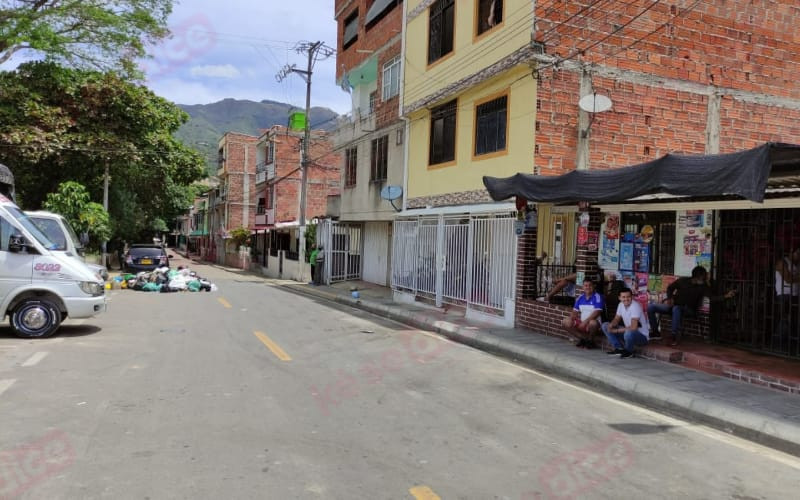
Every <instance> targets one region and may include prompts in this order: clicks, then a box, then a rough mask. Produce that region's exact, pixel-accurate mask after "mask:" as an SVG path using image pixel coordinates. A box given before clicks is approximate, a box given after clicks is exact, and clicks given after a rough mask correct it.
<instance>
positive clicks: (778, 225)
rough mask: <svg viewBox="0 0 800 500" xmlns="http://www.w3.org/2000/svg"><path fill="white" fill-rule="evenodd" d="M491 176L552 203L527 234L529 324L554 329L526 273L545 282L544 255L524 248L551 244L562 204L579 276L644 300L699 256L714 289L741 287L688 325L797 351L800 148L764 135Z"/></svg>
mask: <svg viewBox="0 0 800 500" xmlns="http://www.w3.org/2000/svg"><path fill="white" fill-rule="evenodd" d="M511 179H513V182H509V181H510V180H511ZM485 184H486V186H487V189H489V192H490V193H491V194H492V196H493V197H494V198H495V199H503V198H502V197H503V196H505V197H507V196H509V195H511V196H517V197H522V198H525V199H526V200H527V201H529V202H537V204H539V205H540V206H542V207H543V209H540V210H539V213H540V220H539V228H540V230H539V231H537V234H531V233H528V234H526V235H524V236H523V237H522V238H521V241H520V249H521V250H520V254H521V259H520V260H519V261H518V276H519V277H520V278H519V279H520V281H521V282H520V283H518V287H517V288H518V290H523V291H524V290H528V291H529V293H527V294H525V293H523V294H521V296H520V298H519V300H521V301H522V304H518V312H519V311H520V310H522V311H523V312H525V311H527V312H528V314H527V320H526V319H525V317H526V316H525V314H522V318H523V321H522V322H519V323H520V326H524V327H529V328H533V329H540V327H541V326H543V325H550V326H548V328H550V329H551V330H552V329H553V328H552V324H553V321H552V315H553V308H552V307H549V308H547V307H545V306H544V305H541V303H539V304H535V303H533V302H531V301H533V300H535V299H537V298H539V297H537V295H539V294H541V288H542V287H541V286H530V283H529V282H526V280H534V281H535V280H536V277H537V272H536V270H535V267H536V266H537V265H538V264H539V262H540V261H541V259H540V255H541V253H539V254H536V255H528V256H525V255H523V251H522V248H523V247H525V248H528V249H529V248H531V247H533V248H537V249H539V251H540V252H541V251H542V249H545V248H547V249H549V248H553V245H554V242H553V240H552V239H551V238H552V236H550V235H548V234H547V232H546V230H547V228H549V227H550V226H551V225H552V224H553V221H554V220H555V219H554V217H555V215H554V214H557V215H558V217H561V218H562V219H563V217H564V215H569V216H571V218H572V219H573V220H572V221H571V222H572V225H571V227H572V228H573V231H574V236H572V235H570V236H571V237H573V238H574V241H575V249H576V269H577V273H576V274H577V281H579V282H580V281H582V279H583V276H585V275H591V276H593V275H595V273H596V274H597V275H600V276H603V275H605V276H609V275H612V274H613V275H615V276H617V277H618V279H621V280H623V281H624V282H625V284H626V285H627V286H628V287H629V288H631V289H632V290H633V292H634V296H635V297H636V299H637V300H639V301H640V302H642V303H643V304H645V305H646V304H647V303H648V302H653V301H660V300H661V299H663V298H664V296H665V292H666V288H667V287H668V286H669V284H670V283H672V282H673V281H674V280H675V279H677V277H679V276H688V275H689V274H690V273H691V270H692V268H693V267H695V266H697V265H701V266H703V267H705V268H706V269H707V270H709V272H710V275H711V276H712V279H713V285H714V287H715V289H716V291H717V293H719V294H720V295H721V294H722V293H724V292H725V291H728V290H734V291H736V297H735V298H734V299H731V300H725V301H720V302H715V303H714V307H710V306H709V302H708V301H706V302H705V303H704V306H703V307H701V309H700V311H698V318H697V320H695V321H692V322H689V323H688V324H687V325H686V326H687V329H686V330H685V332H684V333H685V334H689V335H697V336H702V337H704V338H707V339H710V340H713V341H715V342H720V343H728V344H735V345H739V346H742V347H744V348H747V349H751V350H758V351H764V352H769V353H773V354H778V355H782V356H788V357H792V358H800V321H798V318H799V317H800V311H799V310H798V308H799V307H800V306H798V298H799V297H798V296H800V284H798V285H796V286H792V284H791V283H788V284H786V283H781V281H782V279H783V277H782V275H781V273H780V272H779V271H778V269H779V268H781V264H778V263H781V262H785V266H784V269H787V270H791V271H792V273H795V274H797V275H798V276H795V278H797V279H798V280H800V261H798V262H794V261H793V260H792V258H791V255H792V253H793V251H794V250H795V249H800V147H798V146H792V145H783V144H765V145H763V146H761V147H759V148H755V149H753V150H748V151H744V152H740V153H734V154H732V155H715V156H699V157H698V156H695V157H689V156H678V157H671V156H667V157H665V158H662V159H660V160H656V161H655V162H650V163H647V164H643V165H637V166H633V167H625V168H621V169H615V170H610V171H589V172H587V171H584V172H572V173H570V174H566V175H564V176H560V177H550V178H542V177H540V176H528V175H523V174H518V175H517V176H515V177H513V178H509V179H492V178H486V179H485ZM637 186H638V187H637ZM509 189H511V191H510V192H509ZM580 193H585V194H583V195H582V194H580ZM582 196H586V198H584V199H578V198H579V197H582ZM547 202H549V204H543V203H547ZM579 204H580V208H579V207H578V205H579ZM543 216H544V217H547V218H546V219H545V220H542V218H541V217H543ZM541 228H544V230H542V229H541ZM550 233H551V234H552V233H553V231H550ZM562 239H565V238H562ZM533 240H535V241H533ZM532 241H533V243H532ZM799 257H800V255H799ZM799 260H800V259H799ZM776 273H777V274H776ZM538 274H539V275H541V272H539V273H538ZM786 279H787V280H791V279H794V278H791V277H789V276H788V275H787V278H786ZM531 291H533V293H530V292H531ZM781 292H785V293H781ZM565 309H566V308H565ZM564 314H565V313H564ZM518 316H520V314H518ZM537 316H540V317H539V318H537Z"/></svg>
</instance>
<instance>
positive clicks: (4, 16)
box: [0, 0, 173, 75]
mask: <svg viewBox="0 0 800 500" xmlns="http://www.w3.org/2000/svg"><path fill="white" fill-rule="evenodd" d="M172 4H173V1H172V0H113V1H109V0H3V1H2V2H0V63H3V62H6V61H7V60H8V59H10V58H11V57H12V56H13V55H14V54H16V53H17V52H19V51H35V52H37V53H39V54H42V55H44V56H45V58H46V59H47V60H50V61H58V62H65V63H68V64H70V65H72V66H77V67H84V68H86V67H88V68H93V69H99V70H109V69H114V70H117V71H120V72H122V73H124V74H128V75H132V74H136V73H137V71H136V70H135V62H134V61H135V59H137V58H142V57H144V56H145V55H146V50H145V47H146V45H147V44H148V43H153V42H155V41H157V40H160V39H162V38H164V37H165V36H167V35H168V34H169V31H168V29H167V18H168V17H169V15H170V13H171V12H172Z"/></svg>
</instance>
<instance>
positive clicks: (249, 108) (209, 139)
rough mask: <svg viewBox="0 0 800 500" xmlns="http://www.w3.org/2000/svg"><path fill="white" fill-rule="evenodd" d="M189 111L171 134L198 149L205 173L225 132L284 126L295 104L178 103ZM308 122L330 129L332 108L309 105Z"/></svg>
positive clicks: (253, 131) (214, 164)
mask: <svg viewBox="0 0 800 500" xmlns="http://www.w3.org/2000/svg"><path fill="white" fill-rule="evenodd" d="M178 106H179V107H180V108H181V109H183V110H184V111H186V113H188V114H189V116H190V118H189V121H188V122H186V123H184V124H183V126H181V128H180V129H178V131H177V132H176V133H175V136H176V137H177V138H178V139H180V140H181V141H183V143H184V144H186V145H187V146H189V147H191V148H194V149H196V150H198V151H200V152H202V153H203V154H204V155H205V156H206V158H207V160H206V168H207V170H208V173H209V175H213V174H214V173H216V170H217V144H218V143H219V139H220V138H221V137H222V135H223V134H225V133H226V132H239V133H242V134H249V135H254V136H258V135H260V134H261V131H262V130H263V129H267V128H269V127H271V126H273V125H287V124H288V122H289V113H290V112H292V111H297V110H298V108H297V107H296V106H292V105H291V104H286V103H282V102H276V101H269V100H264V101H260V102H256V101H248V100H239V99H223V100H221V101H219V102H214V103H211V104H179V105H178ZM309 114H310V117H311V119H310V124H311V128H312V129H324V130H333V128H335V125H336V118H337V117H338V116H339V115H338V114H337V113H336V112H335V111H333V110H331V109H328V108H322V107H312V108H311V112H310V113H309Z"/></svg>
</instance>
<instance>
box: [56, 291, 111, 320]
mask: <svg viewBox="0 0 800 500" xmlns="http://www.w3.org/2000/svg"><path fill="white" fill-rule="evenodd" d="M64 305H65V306H67V314H68V315H69V317H70V318H72V319H80V318H91V317H92V316H96V315H98V314H100V313H103V312H105V311H106V296H105V295H100V296H98V297H64Z"/></svg>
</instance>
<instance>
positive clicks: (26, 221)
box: [5, 206, 58, 250]
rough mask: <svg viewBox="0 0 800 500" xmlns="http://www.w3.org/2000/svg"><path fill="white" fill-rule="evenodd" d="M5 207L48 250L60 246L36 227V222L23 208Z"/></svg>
mask: <svg viewBox="0 0 800 500" xmlns="http://www.w3.org/2000/svg"><path fill="white" fill-rule="evenodd" d="M5 209H6V211H7V212H8V213H9V215H11V216H12V217H13V218H14V219H16V221H17V222H19V224H20V225H21V226H22V227H24V228H25V230H27V231H28V232H29V233H30V234H31V236H33V237H34V238H36V241H38V242H39V243H40V244H41V245H42V246H43V247H45V248H46V249H48V250H56V249H57V248H58V244H56V243H54V242H53V241H52V240H51V239H50V238H48V237H47V235H45V234H44V233H43V232H42V231H41V230H39V228H38V227H36V224H34V223H33V221H32V220H31V219H30V217H28V216H27V215H25V213H23V212H22V210H20V209H19V208H17V207H9V206H7V207H5Z"/></svg>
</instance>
